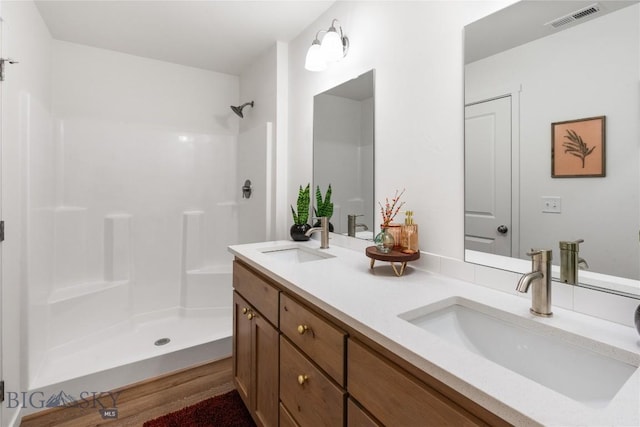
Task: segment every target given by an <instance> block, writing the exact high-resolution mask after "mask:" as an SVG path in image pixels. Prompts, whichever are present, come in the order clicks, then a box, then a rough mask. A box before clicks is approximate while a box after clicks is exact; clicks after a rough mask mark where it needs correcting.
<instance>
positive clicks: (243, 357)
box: [233, 292, 253, 408]
mask: <svg viewBox="0 0 640 427" xmlns="http://www.w3.org/2000/svg"><path fill="white" fill-rule="evenodd" d="M250 309H251V307H250V306H249V303H247V302H246V301H245V300H244V299H243V298H242V297H241V296H240V295H239V294H238V293H237V292H234V293H233V379H234V382H235V384H236V388H237V389H238V393H239V394H240V396H241V397H242V400H243V401H244V404H245V405H246V406H247V408H251V406H252V404H251V364H252V363H253V360H252V350H251V347H252V345H251V341H252V339H251V329H252V326H251V320H250V319H248V318H247V314H248V312H249V310H250Z"/></svg>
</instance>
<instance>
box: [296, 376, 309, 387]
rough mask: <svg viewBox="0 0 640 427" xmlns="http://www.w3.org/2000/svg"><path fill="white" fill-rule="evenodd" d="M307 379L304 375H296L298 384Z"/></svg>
mask: <svg viewBox="0 0 640 427" xmlns="http://www.w3.org/2000/svg"><path fill="white" fill-rule="evenodd" d="M308 379H309V377H308V376H306V375H298V384H300V385H303V384H304V383H305V382H307V380H308Z"/></svg>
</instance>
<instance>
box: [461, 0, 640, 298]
mask: <svg viewBox="0 0 640 427" xmlns="http://www.w3.org/2000/svg"><path fill="white" fill-rule="evenodd" d="M639 24H640V6H639V5H638V2H637V1H600V2H598V3H594V2H593V1H553V2H547V1H543V2H541V1H520V2H518V3H515V4H513V5H511V6H509V7H507V8H505V9H502V10H500V11H498V12H496V13H494V14H492V15H489V16H487V17H485V18H483V19H481V20H479V21H476V22H474V23H471V24H470V25H468V26H467V27H465V260H466V261H468V262H473V263H479V264H484V265H489V266H492V267H496V268H502V269H506V270H511V271H516V272H526V271H529V270H530V267H531V263H530V261H529V260H530V258H529V257H528V256H527V252H528V251H530V249H531V248H545V249H552V250H553V264H554V268H553V271H554V277H556V278H557V277H559V268H558V267H557V266H558V264H559V262H560V248H559V242H560V241H578V240H579V239H583V240H584V242H583V243H581V244H580V245H579V249H580V257H582V258H584V259H585V260H586V261H587V263H588V269H586V270H580V272H579V280H580V284H581V285H585V286H590V287H594V286H595V287H598V288H604V289H606V290H613V291H616V292H620V293H627V294H631V295H634V296H640V282H639V281H638V280H639V279H640V244H639V241H638V237H639V235H638V232H639V230H640V199H639V196H638V195H639V190H640V172H639V171H640V162H639V159H640V152H639V144H638V141H639V140H640V134H639V127H640V125H639V123H638V122H639V120H638V117H640V115H639V111H640V107H639V106H640V100H639V93H640V91H639V87H640V86H639V79H640V60H639V59H640V30H639V27H640V25H639ZM596 117H598V118H599V117H604V120H598V122H604V123H605V129H604V132H603V133H602V134H600V135H598V136H593V135H587V133H585V131H584V129H583V128H581V127H580V126H581V125H582V124H583V123H586V122H588V121H582V119H591V118H596ZM563 122H571V126H570V127H569V128H568V129H567V128H566V127H565V128H564V132H565V133H557V134H553V133H552V128H553V129H560V126H559V125H558V124H560V123H563ZM554 124H555V125H554ZM568 130H577V132H578V136H579V137H580V138H574V140H572V139H571V138H572V137H571V133H570V132H568ZM582 136H584V138H582ZM554 139H555V140H556V143H555V144H556V145H555V147H556V148H555V149H554V150H552V144H553V141H554ZM574 142H575V143H577V144H578V146H579V147H580V150H579V152H573V153H572V152H571V151H572V150H570V148H571V144H572V143H574ZM558 144H560V145H558ZM599 144H600V145H599ZM594 145H598V150H600V151H599V152H597V153H596V152H591V153H589V151H590V150H591V148H592V147H593V146H594ZM594 154H597V155H594ZM562 156H564V157H562ZM572 156H573V157H572ZM596 157H601V158H603V159H604V174H603V175H604V176H589V174H587V173H581V169H580V166H578V172H577V173H572V174H570V176H563V177H558V176H554V174H553V173H552V165H554V163H553V162H554V159H555V161H556V163H555V165H557V164H558V163H557V162H560V161H567V162H573V161H577V162H578V165H579V164H580V163H581V162H582V160H584V158H586V161H587V162H590V161H592V159H595V158H596ZM593 161H595V160H593Z"/></svg>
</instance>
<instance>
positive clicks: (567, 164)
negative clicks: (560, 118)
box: [551, 116, 605, 178]
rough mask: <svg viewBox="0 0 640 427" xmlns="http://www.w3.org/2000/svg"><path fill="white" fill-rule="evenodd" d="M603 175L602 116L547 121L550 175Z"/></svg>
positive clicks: (603, 135) (603, 144)
mask: <svg viewBox="0 0 640 427" xmlns="http://www.w3.org/2000/svg"><path fill="white" fill-rule="evenodd" d="M598 176H605V116H598V117H589V118H586V119H578V120H569V121H566V122H557V123H552V124H551V177H553V178H576V177H598Z"/></svg>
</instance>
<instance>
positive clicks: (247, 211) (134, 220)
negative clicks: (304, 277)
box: [20, 41, 271, 415]
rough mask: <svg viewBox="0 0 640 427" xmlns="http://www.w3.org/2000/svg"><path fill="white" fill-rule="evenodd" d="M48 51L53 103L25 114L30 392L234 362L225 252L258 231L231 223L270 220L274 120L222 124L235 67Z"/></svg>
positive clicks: (72, 389)
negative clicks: (245, 192)
mask: <svg viewBox="0 0 640 427" xmlns="http://www.w3.org/2000/svg"><path fill="white" fill-rule="evenodd" d="M53 57H54V58H55V60H54V61H53V64H54V66H53V72H52V80H51V81H52V83H51V85H52V99H53V101H52V107H51V111H50V112H48V111H41V110H38V109H37V108H39V107H40V105H39V104H37V103H35V102H32V103H30V104H29V103H27V102H25V103H24V105H25V106H26V107H25V108H23V109H21V110H20V114H21V115H22V116H21V117H20V120H21V123H22V122H24V123H27V125H25V126H31V128H30V132H26V131H25V132H24V135H31V136H32V139H33V140H32V141H31V143H30V145H28V149H29V152H28V154H29V155H28V156H27V155H25V156H24V159H25V160H24V161H25V169H26V175H27V178H28V179H25V182H27V183H28V188H27V191H26V192H25V197H28V202H27V203H25V206H26V209H25V215H26V218H25V220H26V221H27V223H28V226H29V230H30V233H29V236H28V242H27V244H28V247H29V251H28V258H27V264H28V265H27V268H28V272H29V278H30V281H29V283H28V292H25V295H27V303H26V316H25V317H26V318H27V321H26V324H27V328H28V330H27V334H26V340H28V342H26V343H25V349H26V350H25V358H24V360H25V361H26V363H27V364H28V368H27V369H26V371H27V372H26V373H27V376H28V389H29V390H30V391H41V392H42V393H44V395H45V396H49V395H52V394H54V393H58V392H60V390H64V391H65V393H67V394H69V395H71V396H72V397H75V398H79V397H80V396H81V393H82V392H87V391H96V392H101V391H107V390H111V389H113V388H117V387H121V386H124V385H126V384H130V383H133V382H136V381H140V380H143V379H147V378H152V377H156V376H158V375H161V374H163V373H166V372H169V371H173V370H176V369H183V368H185V367H188V366H192V365H194V364H199V363H203V362H206V361H210V360H212V359H216V358H223V357H228V356H230V355H231V332H232V274H231V272H232V259H233V258H232V255H231V254H230V253H229V252H228V251H227V246H229V245H232V244H237V243H238V242H239V241H240V240H241V238H242V239H244V240H249V241H253V240H260V239H264V229H265V227H264V226H262V227H260V228H257V229H256V232H258V233H262V234H261V235H250V236H245V235H244V234H246V233H248V232H249V231H251V230H253V229H251V230H243V231H242V234H241V233H240V231H239V227H238V224H239V222H240V219H239V218H240V217H241V218H242V221H243V222H246V223H247V224H253V223H260V221H261V220H262V219H264V218H266V217H268V215H267V212H266V208H265V207H266V206H267V205H268V202H267V200H266V197H267V196H266V195H267V194H268V192H267V191H266V182H267V176H270V175H268V174H270V172H268V171H267V169H266V167H265V166H264V163H265V161H266V159H267V156H266V151H265V150H266V148H264V147H268V141H267V138H268V136H269V135H270V134H271V133H270V132H271V130H270V129H271V127H269V126H267V124H265V123H263V124H260V125H256V126H255V128H254V127H252V128H251V129H248V130H246V131H243V132H240V131H239V127H238V123H237V122H233V121H230V122H229V123H227V122H221V121H218V120H215V117H220V116H223V115H228V111H229V110H228V109H227V108H228V105H229V104H233V103H235V102H236V101H237V100H238V93H239V78H238V77H237V76H231V75H221V74H219V73H213V72H209V71H205V70H199V69H195V68H191V67H183V66H180V65H176V64H171V63H161V62H158V61H154V62H150V61H149V60H147V59H144V58H139V57H135V56H131V55H125V54H120V53H116V52H112V51H106V50H102V49H96V48H92V47H88V46H82V45H78V44H72V43H66V42H61V41H54V42H53ZM105 64H107V65H105ZM108 64H113V65H112V66H111V65H108ZM122 70H127V71H126V72H124V73H123V72H122ZM168 75H170V76H173V77H174V78H175V80H176V82H189V84H186V83H185V84H184V85H180V84H177V85H176V84H174V85H171V87H170V88H167V85H166V80H165V77H166V76H168ZM114 79H115V80H114ZM143 80H144V82H145V84H144V85H140V84H139V82H140V81H143ZM194 82H195V83H194ZM194 85H195V88H194ZM212 88H213V89H214V90H213V91H212ZM87 93H92V94H93V95H92V98H91V99H89V98H87V97H85V96H84V94H87ZM205 93H206V94H207V96H206V97H205V96H203V95H202V94H205ZM25 96H26V95H25ZM246 105H253V103H252V102H251V103H247V104H244V105H241V106H240V107H237V110H238V111H237V113H238V114H239V115H241V113H242V108H243V107H244V106H246ZM29 108H31V109H29ZM234 108H235V107H234ZM52 124H53V126H52ZM37 125H39V126H40V128H39V129H51V128H53V129H54V131H53V132H52V133H51V132H50V134H49V135H47V134H46V132H45V131H44V130H43V131H39V130H38V129H36V128H35V127H36V126H37ZM36 137H37V138H38V139H35V138H36ZM254 140H255V141H254ZM239 141H241V142H242V143H239ZM24 145H25V146H27V144H26V142H25V143H24ZM240 146H243V147H242V148H240ZM254 146H255V147H259V148H260V147H263V148H262V150H258V149H251V150H250V151H248V152H244V151H243V152H242V153H238V150H245V147H254ZM243 162H244V163H243ZM243 164H246V166H243ZM260 165H262V166H260ZM259 169H260V170H262V169H264V171H263V173H262V175H256V170H259ZM239 175H240V176H239ZM247 176H251V178H252V181H253V182H254V184H253V187H254V191H255V194H254V195H252V197H251V199H246V198H245V199H242V193H241V192H240V191H238V189H239V188H240V187H241V186H242V183H243V182H244V180H245V179H246V177H247ZM240 177H241V178H242V180H240V179H241V178H240ZM259 203H260V204H259ZM32 409H33V408H28V409H25V410H24V411H23V415H24V414H26V413H28V412H30V411H31V410H32Z"/></svg>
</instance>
